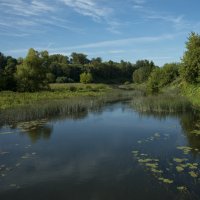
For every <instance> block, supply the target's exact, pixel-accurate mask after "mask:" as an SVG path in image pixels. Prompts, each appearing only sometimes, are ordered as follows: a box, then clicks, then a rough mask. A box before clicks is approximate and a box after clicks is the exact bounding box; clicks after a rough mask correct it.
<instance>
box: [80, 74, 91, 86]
mask: <svg viewBox="0 0 200 200" xmlns="http://www.w3.org/2000/svg"><path fill="white" fill-rule="evenodd" d="M92 81H93V77H92V74H91V73H86V72H84V73H82V74H81V75H80V82H81V83H85V84H86V83H92Z"/></svg>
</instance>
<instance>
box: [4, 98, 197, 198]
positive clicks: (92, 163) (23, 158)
mask: <svg viewBox="0 0 200 200" xmlns="http://www.w3.org/2000/svg"><path fill="white" fill-rule="evenodd" d="M198 122H199V121H198V117H197V116H194V114H192V113H186V114H184V115H183V114H181V115H178V114H176V115H166V114H165V115H157V114H155V113H150V114H148V115H147V114H141V113H138V112H135V111H134V110H133V109H132V108H131V107H130V105H129V102H121V103H115V104H108V105H106V106H103V107H101V108H99V109H97V110H96V111H90V112H80V113H79V114H76V117H73V116H70V117H66V116H65V117H64V118H60V119H59V118H58V116H56V118H55V119H54V118H52V117H51V119H43V120H38V121H32V122H27V123H15V124H14V125H12V126H2V127H1V129H0V199H2V200H7V199H10V200H11V199H12V200H13V199H15V200H16V199H19V200H25V199H26V200H27V199H28V200H32V199H34V200H35V199H37V200H40V199H41V200H43V199H48V200H51V199H52V200H54V199H69V200H80V199H81V200H108V199H109V200H124V199H126V200H129V199H130V200H133V199H137V200H140V199H141V200H146V199H152V200H156V199H159V200H160V199H163V200H165V199H166V200H168V199H169V198H170V199H171V200H172V199H200V189H199V188H200V184H199V175H200V171H199V169H200V159H199V158H200V138H199V136H198V135H194V134H193V135H192V134H191V131H192V130H193V129H195V130H196V128H198V127H196V124H197V123H198ZM177 159H179V160H177ZM152 164H153V165H152ZM155 165H156V166H155ZM177 166H178V167H182V168H183V170H180V168H177ZM153 169H154V170H153ZM155 169H156V170H157V171H156V170H155Z"/></svg>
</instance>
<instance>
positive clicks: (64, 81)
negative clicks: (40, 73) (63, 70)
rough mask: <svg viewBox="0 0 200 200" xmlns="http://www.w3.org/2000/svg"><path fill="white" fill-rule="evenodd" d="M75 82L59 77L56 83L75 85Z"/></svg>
mask: <svg viewBox="0 0 200 200" xmlns="http://www.w3.org/2000/svg"><path fill="white" fill-rule="evenodd" d="M73 82H74V81H73V80H72V79H71V78H67V77H65V76H61V77H57V79H56V83H73Z"/></svg>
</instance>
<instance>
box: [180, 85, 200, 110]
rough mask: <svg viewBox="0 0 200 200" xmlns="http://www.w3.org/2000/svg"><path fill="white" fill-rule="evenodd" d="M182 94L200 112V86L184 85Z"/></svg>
mask: <svg viewBox="0 0 200 200" xmlns="http://www.w3.org/2000/svg"><path fill="white" fill-rule="evenodd" d="M182 93H183V95H185V96H186V97H187V98H188V99H189V101H191V103H192V104H193V105H194V106H195V107H196V108H198V109H199V110H200V85H191V84H186V83H183V84H182Z"/></svg>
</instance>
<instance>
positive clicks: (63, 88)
mask: <svg viewBox="0 0 200 200" xmlns="http://www.w3.org/2000/svg"><path fill="white" fill-rule="evenodd" d="M50 88H51V89H50V90H49V91H40V92H34V93H29V92H25V93H19V92H11V91H3V92H0V110H5V109H8V108H16V107H19V106H24V105H32V104H33V103H37V102H40V101H47V100H56V99H57V100H58V99H69V98H72V97H83V96H101V95H103V94H105V93H106V92H108V91H110V90H111V88H110V87H109V86H108V85H105V84H80V83H77V84H51V85H50Z"/></svg>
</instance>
